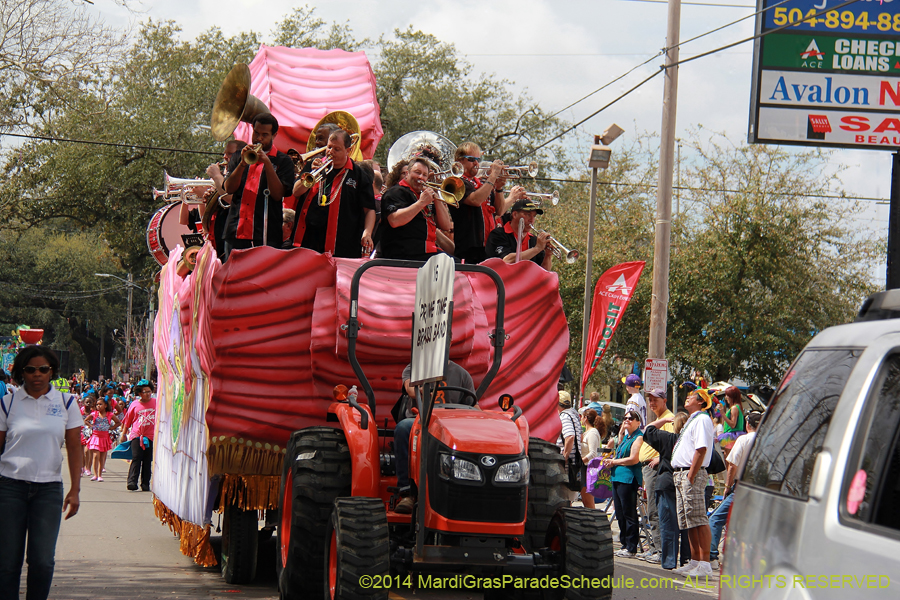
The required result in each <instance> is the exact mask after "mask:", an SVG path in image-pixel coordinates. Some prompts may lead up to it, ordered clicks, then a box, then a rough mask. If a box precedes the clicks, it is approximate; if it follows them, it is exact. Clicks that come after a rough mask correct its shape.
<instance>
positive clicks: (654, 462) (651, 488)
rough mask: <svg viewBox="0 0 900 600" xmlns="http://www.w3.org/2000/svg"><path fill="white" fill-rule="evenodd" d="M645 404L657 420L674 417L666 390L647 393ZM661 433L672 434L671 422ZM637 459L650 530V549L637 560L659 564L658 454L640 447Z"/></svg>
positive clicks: (647, 448)
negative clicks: (641, 476) (644, 492)
mask: <svg viewBox="0 0 900 600" xmlns="http://www.w3.org/2000/svg"><path fill="white" fill-rule="evenodd" d="M647 402H648V403H649V405H650V410H651V411H653V414H654V415H656V418H657V419H669V418H674V417H675V415H673V414H672V412H671V411H670V410H669V408H668V407H667V406H666V390H664V389H654V390H650V391H649V392H647ZM660 429H662V430H663V431H668V432H671V433H674V431H675V429H674V426H673V425H672V423H671V422H667V423H665V424H664V425H662V426H661V427H660ZM638 459H639V460H640V462H641V472H642V474H643V477H644V489H645V490H647V516H648V517H649V519H650V530H649V534H648V537H649V538H650V539H649V540H648V542H649V545H650V548H649V549H648V550H647V551H646V552H644V553H643V554H639V555H638V558H640V559H641V560H646V561H647V562H649V563H653V564H659V563H660V561H661V557H660V554H659V551H660V540H659V512H658V510H657V505H656V474H657V472H658V469H659V452H657V451H656V450H655V449H654V448H653V446H651V445H650V444H643V445H642V446H641V451H640V454H639V455H638Z"/></svg>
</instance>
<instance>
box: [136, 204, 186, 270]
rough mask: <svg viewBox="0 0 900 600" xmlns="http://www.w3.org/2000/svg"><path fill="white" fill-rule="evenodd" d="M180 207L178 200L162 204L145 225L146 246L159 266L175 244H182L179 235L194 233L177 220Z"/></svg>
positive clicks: (165, 259)
mask: <svg viewBox="0 0 900 600" xmlns="http://www.w3.org/2000/svg"><path fill="white" fill-rule="evenodd" d="M180 208H181V203H180V202H175V203H174V204H167V205H166V206H163V207H162V208H160V209H159V210H158V211H156V213H154V214H153V218H152V219H150V224H149V225H148V226H147V248H148V249H149V250H150V254H151V255H152V256H153V258H154V259H155V260H156V262H158V263H159V266H163V265H165V264H166V262H167V261H168V260H169V252H171V251H172V250H174V249H175V246H177V245H179V244H181V245H182V246H184V241H182V237H181V236H183V235H195V234H194V232H193V231H191V230H190V229H189V228H188V226H187V225H182V224H181V223H179V222H178V211H179V209H180Z"/></svg>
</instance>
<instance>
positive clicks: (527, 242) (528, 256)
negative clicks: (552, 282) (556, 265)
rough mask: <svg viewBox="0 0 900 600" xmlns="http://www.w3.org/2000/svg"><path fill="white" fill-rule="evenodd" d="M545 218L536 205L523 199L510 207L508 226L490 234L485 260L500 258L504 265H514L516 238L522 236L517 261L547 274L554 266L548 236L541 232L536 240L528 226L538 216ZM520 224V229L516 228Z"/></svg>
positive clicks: (532, 223)
mask: <svg viewBox="0 0 900 600" xmlns="http://www.w3.org/2000/svg"><path fill="white" fill-rule="evenodd" d="M542 214H544V211H542V210H541V209H540V208H539V207H538V205H537V204H535V203H534V202H532V201H531V200H530V199H528V198H526V199H524V200H518V201H516V203H515V204H513V207H512V212H511V214H510V219H509V222H508V223H506V224H505V225H504V226H503V227H498V228H497V229H495V230H493V231H492V232H491V234H490V235H489V236H488V241H487V255H488V258H494V257H496V258H501V259H503V262H505V263H509V264H513V263H515V262H516V248H517V246H516V244H517V241H516V236H518V232H519V231H521V232H522V236H521V239H520V240H519V243H520V244H521V245H520V246H518V247H519V248H520V250H519V260H530V261H532V262H534V263H537V264H539V265H540V266H542V267H544V269H546V270H547V271H549V270H550V267H551V266H552V262H553V252H552V246H551V242H550V234H549V233H547V232H546V231H543V232H541V233H540V234H538V235H537V237H535V236H534V235H532V234H531V226H532V225H534V220H535V218H536V217H537V215H542ZM520 223H521V226H520V225H519V224H520Z"/></svg>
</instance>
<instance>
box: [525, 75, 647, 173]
mask: <svg viewBox="0 0 900 600" xmlns="http://www.w3.org/2000/svg"><path fill="white" fill-rule="evenodd" d="M660 73H662V70H659V71H655V72H654V73H652V74H651V75H650V76H649V77H647V78H646V79H644V80H643V81H641V82H640V83H638V84H637V85H635V86H634V87H632V88H631V89H629V90H628V91H626V92H624V93H622V94H620V95H619V96H618V97H616V98H613V99H612V100H611V101H609V102H607V103H606V104H605V105H604V106H601V107H600V108H599V109H597V110H596V111H594V112H593V113H591V114H589V115H588V116H586V117H585V118H583V119H582V120H580V121H578V122H577V123H575V124H574V125H572V126H571V127H569V128H568V129H564V130H563V131H561V132H560V133H558V134H556V135H555V136H553V137H552V138H550V139H549V140H547V141H546V142H544V143H543V144H540V145H539V146H535V147H534V148H532V149H531V150H529V151H528V152H526V153H525V154H522V155H520V156H519V157H518V158H517V159H516V161H517V162H518V161H520V160H522V159H523V158H525V157H526V156H531V155H532V154H534V153H535V152H537V151H538V150H540V149H541V148H543V147H544V146H546V145H548V144H550V143H552V142H555V141H556V140H558V139H559V138H561V137H562V136H564V135H566V134H567V133H569V132H570V131H572V130H573V129H575V128H576V127H578V126H579V125H581V124H583V123H585V122H587V121H590V120H591V119H593V118H594V117H596V116H597V115H599V114H600V113H601V112H603V111H604V110H606V109H607V108H609V107H610V106H612V105H613V104H615V103H616V102H618V101H619V100H621V99H622V98H624V97H625V96H627V95H628V94H630V93H631V92H633V91H634V90H636V89H638V88H639V87H641V86H642V85H644V84H645V83H647V82H648V81H650V80H651V79H653V78H654V77H656V76H657V75H659V74H660Z"/></svg>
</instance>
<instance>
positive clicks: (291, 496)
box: [275, 427, 351, 600]
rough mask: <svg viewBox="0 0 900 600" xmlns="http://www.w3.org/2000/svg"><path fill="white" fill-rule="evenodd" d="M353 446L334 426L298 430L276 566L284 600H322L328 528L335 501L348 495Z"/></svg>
mask: <svg viewBox="0 0 900 600" xmlns="http://www.w3.org/2000/svg"><path fill="white" fill-rule="evenodd" d="M350 483H351V467H350V448H349V447H348V446H347V439H346V438H345V437H344V432H343V431H341V430H340V429H335V428H333V427H310V428H307V429H303V430H301V431H295V432H294V433H293V435H291V439H290V441H289V442H288V446H287V453H286V454H285V459H284V468H283V469H282V474H281V495H280V499H279V504H278V505H279V507H280V509H281V514H280V515H279V517H280V518H279V521H278V544H277V548H276V553H277V557H276V561H275V567H276V570H277V572H278V590H279V593H280V597H281V599H282V600H305V599H306V598H321V597H322V594H323V592H324V589H323V585H322V582H323V581H324V576H323V574H322V565H324V564H325V549H326V535H327V534H326V530H327V529H328V522H329V519H330V517H331V511H332V509H333V506H334V500H335V498H337V497H339V496H349V495H350Z"/></svg>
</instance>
